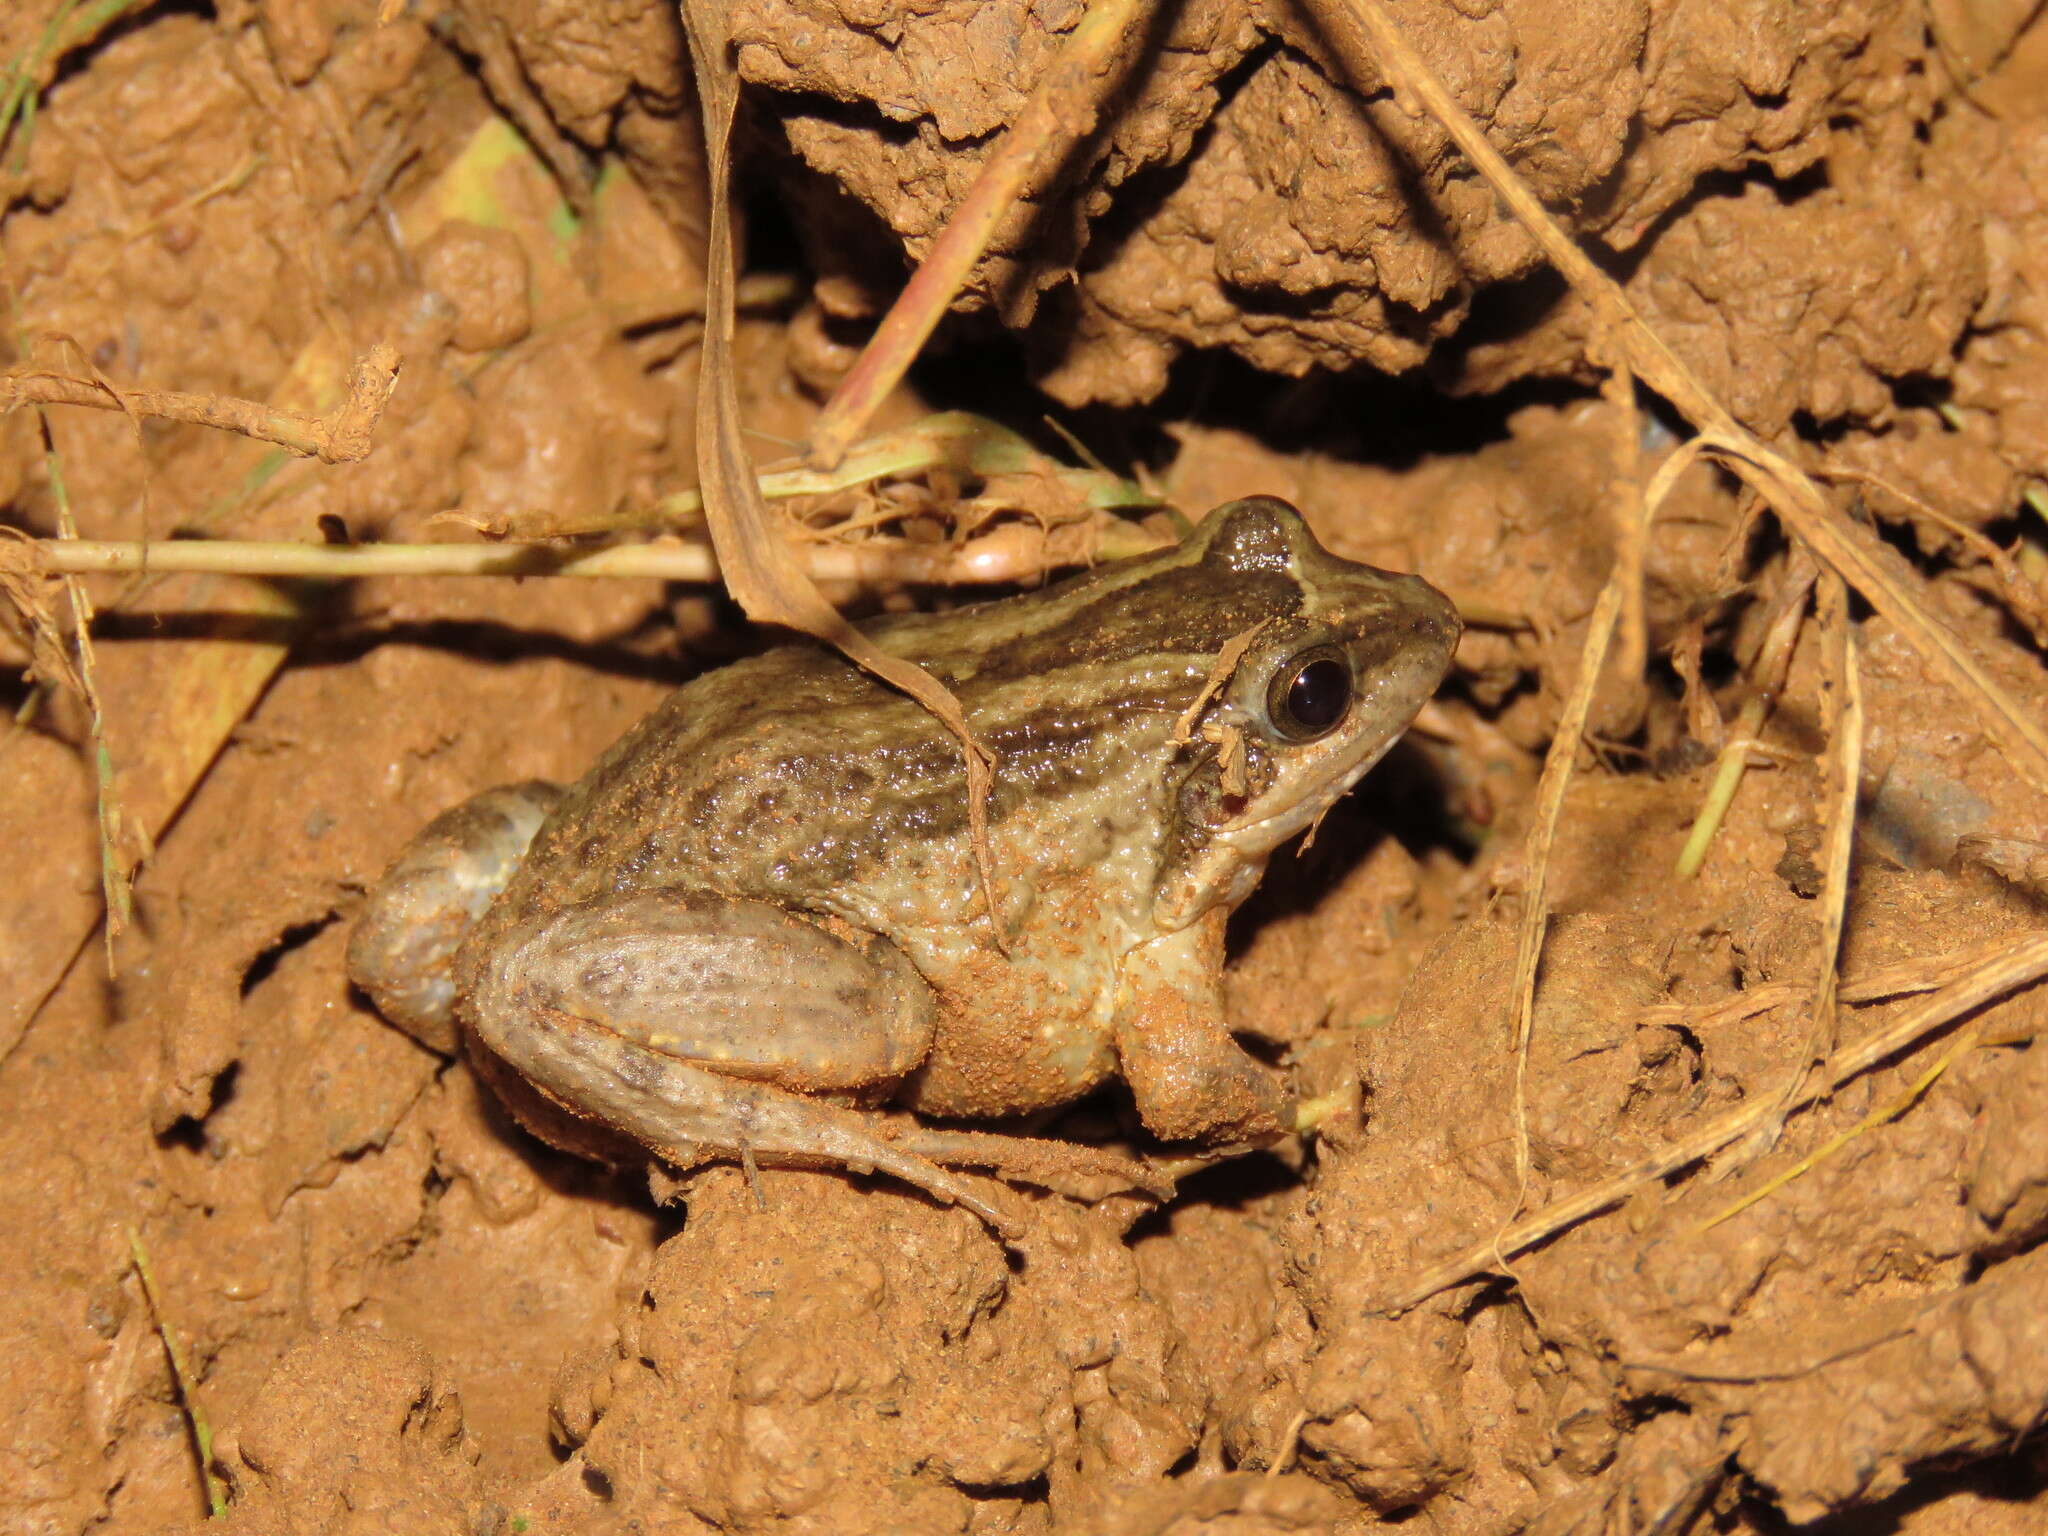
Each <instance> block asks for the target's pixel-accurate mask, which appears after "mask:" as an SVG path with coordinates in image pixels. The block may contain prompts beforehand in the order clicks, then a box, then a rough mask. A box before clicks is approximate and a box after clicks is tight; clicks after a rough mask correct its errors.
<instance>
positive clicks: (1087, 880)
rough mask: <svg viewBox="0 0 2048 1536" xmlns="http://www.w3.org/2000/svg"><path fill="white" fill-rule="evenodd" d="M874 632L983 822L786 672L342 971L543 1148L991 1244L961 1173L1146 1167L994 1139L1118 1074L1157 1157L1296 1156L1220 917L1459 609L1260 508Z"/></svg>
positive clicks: (740, 667) (777, 651) (1430, 690)
mask: <svg viewBox="0 0 2048 1536" xmlns="http://www.w3.org/2000/svg"><path fill="white" fill-rule="evenodd" d="M862 627H863V629H864V630H865V632H866V633H867V634H868V635H869V636H870V637H872V638H873V640H874V641H875V642H876V643H877V644H878V645H879V646H880V647H881V648H882V649H883V650H885V651H887V652H889V653H891V654H893V655H896V656H900V657H903V658H905V659H907V660H910V661H913V662H916V663H917V664H918V665H920V666H922V667H924V668H925V669H926V670H927V671H929V672H930V673H931V674H932V675H934V676H935V677H937V678H938V679H939V680H940V681H941V682H943V683H944V684H945V685H946V686H947V687H948V688H949V689H951V690H952V692H953V694H954V696H955V697H956V698H957V699H958V700H959V702H960V705H961V708H962V711H963V714H964V717H965V721H966V724H967V726H968V729H969V731H970V733H971V735H972V737H973V739H974V741H975V742H976V743H978V745H979V747H980V749H981V750H984V751H985V752H986V753H987V754H988V763H989V766H990V768H991V770H992V782H991V787H990V788H989V789H988V791H987V798H986V800H985V802H984V803H983V807H982V809H983V812H984V817H985V820H983V821H982V823H981V826H980V828H979V831H978V829H977V818H976V817H975V816H974V815H973V814H972V811H973V808H972V807H971V806H970V803H969V796H970V790H969V783H968V774H967V762H966V757H965V754H964V752H963V748H962V743H961V741H960V739H959V737H957V736H956V735H955V734H954V733H953V732H952V730H951V729H950V728H949V727H948V725H947V724H945V723H944V722H942V721H941V720H940V719H939V718H938V717H937V716H936V715H934V714H932V713H931V712H930V711H928V710H927V709H926V708H925V707H924V706H923V705H921V704H919V703H918V702H916V701H915V700H913V699H911V698H909V697H908V696H906V695H904V694H902V693H900V692H898V691H897V690H895V689H894V688H892V687H890V686H889V685H888V684H886V683H884V682H882V681H880V680H879V679H877V678H876V677H874V676H872V675H870V674H869V673H867V672H865V671H863V670H861V669H860V668H859V667H857V666H856V665H854V664H853V663H852V662H851V661H849V660H848V659H847V658H846V657H845V656H844V655H842V654H841V653H840V652H838V651H836V650H834V649H832V648H829V647H827V646H825V645H823V644H819V643H814V642H811V641H808V640H804V641H798V642H797V643H791V644H783V645H777V646H774V647H772V648H770V649H766V650H764V651H761V652H758V653H756V654H753V655H750V656H747V657H744V658H742V659H740V660H737V661H733V662H731V663H729V664H727V665H725V666H723V667H719V668H717V669H714V670H711V671H708V672H706V673H704V674H702V675H701V676H699V677H697V678H695V679H693V680H691V681H689V682H687V683H685V684H683V685H682V686H681V687H680V688H678V689H677V690H676V691H675V692H674V693H673V694H671V695H670V696H669V697H668V698H667V700H666V701H665V702H664V703H662V704H660V705H658V706H657V707H656V708H655V709H654V710H653V711H652V712H651V713H650V714H648V715H647V716H646V717H644V718H643V719H642V720H641V721H640V722H639V723H638V724H637V725H635V726H634V727H632V728H631V729H630V730H629V731H627V733H626V734H625V735H624V736H623V737H622V738H621V739H620V740H619V741H618V742H617V743H616V744H614V745H613V746H612V747H611V748H610V749H609V750H608V751H606V752H605V753H604V754H603V756H602V757H600V758H599V759H598V761H597V763H596V764H595V766H594V767H592V769H591V770H590V771H589V773H588V774H587V775H586V776H585V777H584V778H583V779H582V781H581V782H579V783H577V784H575V785H573V786H569V787H566V788H565V787H562V786H559V785H555V784H549V783H542V782H539V781H534V782H528V783H524V784H516V785H511V786H503V787H500V788H497V789H493V790H487V791H485V792H484V793H483V794H482V795H479V796H478V797H476V798H475V799H473V800H471V801H469V802H466V803H464V804H463V805H460V806H458V807H456V808H455V809H454V810H452V811H449V812H446V813H444V814H443V815H442V816H440V817H438V818H436V819H435V820H434V821H433V822H430V823H429V824H428V825H427V827H426V828H425V829H424V830H423V831H422V832H421V833H420V834H419V835H418V837H416V838H415V839H414V841H413V842H412V843H411V844H409V845H408V846H407V847H406V848H405V849H404V850H403V851H402V852H401V853H400V854H399V856H398V858H397V859H396V860H395V861H394V863H393V864H392V866H391V867H390V869H389V870H388V871H387V873H386V874H385V876H384V877H383V879H382V880H381V881H380V882H378V883H377V884H376V885H375V886H374V888H372V889H371V890H370V892H369V894H368V896H367V898H366V900H365V902H364V906H363V909H362V911H361V913H360V915H359V916H358V919H357V921H356V925H355V927H354V930H353V932H352V934H351V936H350V941H349V945H348V951H347V962H346V963H347V970H348V973H349V976H350V978H351V979H352V980H353V981H354V982H355V984H356V985H357V986H359V987H360V988H361V989H362V990H363V991H364V992H365V993H366V994H368V996H369V998H370V999H371V1000H372V1001H373V1002H374V1004H375V1005H376V1006H377V1008H378V1009H379V1010H380V1011H381V1012H382V1013H383V1015H384V1016H385V1017H386V1018H387V1019H388V1020H390V1021H391V1022H392V1023H394V1024H396V1025H397V1026H398V1027H400V1028H402V1029H405V1030H407V1031H408V1032H410V1033H412V1034H414V1035H415V1036H416V1037H417V1038H419V1039H421V1040H422V1041H423V1042H425V1043H427V1044H430V1045H435V1046H437V1047H439V1048H441V1049H444V1050H452V1049H453V1042H454V1040H455V1039H456V1038H457V1037H458V1036H459V1037H460V1038H461V1039H462V1040H463V1041H465V1042H466V1043H467V1045H468V1048H469V1051H470V1055H471V1058H472V1060H473V1061H475V1062H476V1063H477V1064H478V1066H479V1067H480V1068H481V1069H482V1070H483V1071H484V1075H485V1076H487V1077H488V1079H489V1080H490V1081H491V1083H492V1085H493V1086H494V1087H495V1088H497V1089H498V1091H499V1094H500V1096H501V1097H503V1098H504V1099H505V1100H506V1102H507V1103H508V1105H509V1106H510V1107H511V1108H512V1110H513V1113H514V1115H515V1118H517V1119H519V1120H521V1121H522V1122H523V1123H525V1124H527V1126H528V1128H529V1129H533V1130H535V1131H537V1132H539V1133H540V1134H541V1135H542V1136H543V1137H544V1138H545V1139H548V1140H552V1141H555V1142H557V1144H559V1145H564V1146H569V1147H570V1148H571V1149H572V1150H576V1151H582V1152H585V1153H586V1154H587V1155H594V1156H603V1155H604V1153H603V1150H602V1148H603V1146H604V1145H607V1144H610V1143H614V1142H622V1143H623V1144H626V1145H629V1146H634V1147H637V1148H639V1149H644V1152H645V1153H646V1154H651V1156H652V1157H653V1158H654V1159H655V1160H657V1161H658V1162H659V1163H662V1164H666V1165H669V1166H671V1167H675V1168H685V1169H686V1168H689V1167H692V1166H694V1165H696V1164H698V1163H702V1162H705V1161H708V1160H726V1161H738V1162H741V1163H742V1164H744V1166H745V1168H746V1169H747V1171H748V1173H749V1176H750V1177H751V1176H752V1175H753V1170H754V1169H755V1168H756V1167H758V1166H760V1165H762V1164H770V1163H773V1164H778V1165H796V1166H810V1167H825V1168H837V1169H841V1170H850V1171H852V1172H855V1173H871V1172H874V1171H876V1170H880V1171H881V1172H883V1173H885V1174H888V1175H891V1176H893V1177H895V1178H898V1179H901V1180H903V1181H905V1182H906V1183H908V1184H910V1185H912V1186H915V1187H916V1188H918V1189H920V1190H922V1191H924V1192H925V1193H926V1194H927V1195H928V1196H930V1197H932V1198H934V1199H936V1200H939V1201H942V1202H945V1203H957V1204H959V1205H962V1206H964V1207H966V1208H967V1209H969V1210H971V1211H973V1212H974V1213H975V1214H976V1215H978V1216H979V1217H981V1218H982V1219H983V1220H984V1221H986V1222H988V1223H989V1224H990V1225H991V1226H992V1227H994V1228H995V1229H996V1230H997V1231H998V1232H1000V1233H1003V1234H1006V1235H1010V1234H1014V1233H1015V1232H1016V1231H1017V1230H1018V1229H1019V1224H1020V1221H1021V1218H1020V1216H1019V1213H1018V1210H1017V1208H1016V1206H1015V1204H1014V1203H1013V1202H1012V1200H1011V1199H1010V1198H1008V1196H1009V1191H1008V1190H1007V1189H1006V1188H1005V1187H1004V1186H1003V1185H1002V1184H1001V1183H1000V1182H997V1181H990V1180H987V1179H980V1178H972V1177H970V1176H968V1175H967V1174H965V1173H963V1172H962V1171H961V1170H963V1169H970V1168H972V1169H980V1170H984V1171H987V1172H993V1173H994V1174H995V1175H997V1180H998V1181H1000V1180H1001V1179H1004V1178H1009V1179H1012V1180H1014V1181H1021V1182H1027V1183H1028V1182H1031V1181H1032V1179H1033V1177H1034V1170H1037V1171H1038V1173H1039V1174H1041V1175H1042V1174H1043V1171H1044V1170H1046V1169H1048V1168H1055V1169H1056V1168H1059V1167H1060V1166H1062V1165H1063V1161H1064V1162H1066V1163H1072V1164H1074V1165H1075V1166H1077V1167H1078V1166H1080V1165H1082V1164H1086V1163H1088V1161H1089V1159H1091V1158H1094V1159H1095V1163H1094V1165H1093V1166H1094V1171H1095V1172H1097V1173H1101V1172H1103V1171H1104V1160H1105V1159H1107V1161H1108V1162H1109V1163H1113V1164H1115V1169H1113V1170H1111V1171H1115V1170H1122V1171H1123V1172H1125V1173H1130V1174H1131V1175H1132V1178H1131V1182H1132V1183H1133V1184H1134V1185H1146V1187H1153V1186H1154V1185H1156V1184H1158V1183H1159V1181H1160V1176H1159V1175H1157V1174H1154V1175H1153V1177H1152V1182H1151V1184H1147V1180H1146V1175H1145V1174H1144V1173H1143V1172H1142V1171H1139V1172H1136V1173H1133V1172H1132V1167H1131V1162H1130V1160H1128V1159H1120V1158H1117V1157H1112V1156H1111V1155H1110V1154H1106V1153H1100V1152H1098V1151H1097V1150H1096V1149H1091V1148H1087V1147H1084V1146H1082V1145H1080V1144H1078V1143H1068V1142H1061V1141H1058V1140H1057V1139H1054V1138H1047V1137H1038V1136H1027V1135H1023V1134H1010V1133H1005V1132H998V1131H991V1130H982V1129H976V1128H975V1127H976V1125H977V1124H978V1123H982V1122H1000V1121H1008V1122H1017V1121H1019V1120H1028V1119H1030V1118H1032V1117H1037V1118H1040V1119H1043V1117H1044V1116H1046V1115H1047V1114H1049V1113H1050V1112H1052V1111H1054V1110H1056V1109H1058V1108H1059V1107H1061V1106H1064V1105H1068V1104H1071V1103H1073V1102H1074V1101H1075V1100H1077V1099H1080V1098H1082V1097H1083V1096H1085V1095H1087V1094H1089V1093H1091V1092H1093V1091H1094V1090H1095V1089H1097V1088H1098V1087H1100V1086H1101V1085H1102V1084H1104V1083H1105V1082H1107V1081H1108V1080H1109V1079H1111V1078H1112V1077H1117V1078H1120V1079H1121V1080H1122V1081H1123V1083H1124V1084H1125V1085H1126V1086H1127V1088H1128V1090H1129V1092H1130V1095H1131V1098H1132V1100H1133V1101H1134V1103H1135V1108H1136V1113H1137V1118H1138V1120H1139V1121H1140V1122H1141V1123H1142V1125H1143V1126H1144V1128H1145V1130H1146V1131H1147V1132H1148V1133H1150V1135H1151V1136H1152V1137H1156V1138H1157V1139H1158V1141H1159V1142H1161V1143H1162V1144H1165V1145H1167V1146H1178V1145H1182V1144H1185V1145H1187V1146H1190V1147H1194V1148H1202V1147H1231V1148H1244V1147H1251V1146H1262V1145H1270V1144H1272V1143H1273V1142H1274V1141H1276V1140H1278V1139H1280V1138H1282V1137H1284V1136H1286V1135H1288V1134H1291V1133H1293V1132H1294V1131H1295V1130H1296V1129H1297V1127H1296V1123H1295V1106H1294V1103H1293V1101H1292V1099H1291V1098H1290V1096H1289V1093H1288V1090H1287V1087H1286V1084H1285V1081H1284V1079H1283V1077H1282V1075H1281V1074H1280V1072H1279V1071H1278V1070H1277V1069H1275V1068H1273V1067H1270V1066H1268V1065H1266V1064H1264V1063H1262V1062H1261V1061H1259V1060H1258V1059H1256V1058H1255V1057H1254V1056H1253V1055H1252V1054H1251V1053H1250V1052H1249V1051H1248V1050H1247V1049H1246V1048H1245V1047H1244V1046H1243V1045H1241V1044H1240V1043H1239V1042H1238V1040H1237V1038H1236V1037H1235V1036H1234V1035H1233V1034H1232V1032H1231V1028H1230V1022H1229V1019H1228V1017H1227V1015H1226V1010H1225V1006H1224V991H1223V984H1222V978H1223V962H1224V928H1225V922H1226V920H1227V918H1228V916H1229V914H1230V912H1231V911H1232V910H1233V909H1234V908H1235V907H1237V906H1238V905H1239V904H1240V903H1241V902H1243V901H1244V899H1245V898H1246V897H1247V896H1248V895H1249V894H1250V893H1251V891H1252V890H1253V888H1254V887H1255V886H1256V885H1257V884H1258V882H1259V879H1260V877H1261V875H1262V874H1263V872H1264V870H1265V867H1266V864H1267V861H1268V859H1269V858H1270V856H1271V855H1272V854H1273V853H1274V851H1275V850H1276V849H1277V848H1279V847H1280V845H1281V844H1283V843H1284V842H1286V841H1287V840H1288V839H1289V838H1291V837H1293V836H1294V835H1295V834H1297V833H1299V832H1301V831H1303V830H1304V829H1305V828H1308V827H1309V826H1310V825H1311V824H1312V823H1314V822H1315V821H1317V819H1318V818H1320V817H1321V816H1322V814H1323V813H1324V812H1325V811H1327V810H1328V809H1329V808H1330V807H1331V806H1332V805H1333V804H1334V803H1335V802H1336V800H1337V799H1338V797H1339V796H1341V795H1343V794H1344V793H1346V792H1347V791H1348V790H1349V789H1350V788H1351V787H1352V786H1353V785H1354V784H1355V783H1357V781H1358V780H1359V779H1360V777H1361V776H1362V775H1364V774H1365V773H1366V771H1367V770H1368V769H1369V768H1371V767H1372V766H1373V765H1374V764H1375V763H1376V762H1378V761H1379V759H1380V758H1381V756H1382V755H1383V754H1385V753H1386V752H1387V750H1388V749H1389V748H1390V747H1391V746H1392V745H1393V743H1394V742H1395V741H1396V740H1397V739H1399V738H1400V737H1401V736H1402V734H1403V733H1404V732H1405V731H1406V730H1407V728H1408V726H1409V724H1410V723H1411V722H1412V721H1413V719H1414V718H1415V716H1416V714H1417V713H1418V712H1419V711H1420V709H1421V708H1422V706H1423V705H1424V703H1425V702H1427V701H1428V699H1429V698H1430V697H1431V696H1432V695H1433V694H1434V693H1435V691H1436V689H1437V687H1438V685H1439V684H1440V683H1441V681H1442V680H1443V678H1444V676H1445V674H1446V673H1447V671H1448V669H1449V667H1450V665H1451V659H1452V654H1453V651H1454V650H1455V648H1456V646H1457V643H1458V638H1459V635H1460V633H1461V629H1462V625H1461V621H1460V618H1459V616H1458V613H1457V610H1456V609H1455V607H1454V606H1453V605H1452V604H1451V603H1450V601H1449V600H1448V599H1446V598H1445V597H1444V596H1443V594H1442V593H1440V592H1438V591H1437V590H1436V589H1435V588H1434V587H1432V586H1431V585H1429V584H1428V583H1427V582H1426V581H1424V580H1423V579H1422V578H1421V577H1419V576H1414V575H1402V574H1396V573H1392V572H1388V571H1383V570H1379V569H1376V568H1374V567H1372V566H1369V565H1364V564H1360V563H1357V562H1354V561H1351V560H1348V559H1344V558H1341V557H1339V556H1337V555H1334V554H1332V553H1330V552H1329V551H1328V550H1327V549H1325V548H1324V547H1323V545H1322V544H1321V542H1320V541H1318V539H1317V538H1316V536H1315V534H1314V533H1313V532H1312V531H1311V529H1310V527H1309V525H1308V522H1307V521H1306V519H1305V518H1304V517H1303V516H1302V514H1301V513H1300V511H1299V510H1297V509H1296V508H1295V507H1294V506H1292V505H1291V504H1289V503H1288V502H1286V501H1283V500H1281V499H1279V498H1277V497H1271V496H1253V497H1248V498H1243V499H1240V500H1236V501H1233V502H1230V503H1228V504H1225V505H1223V506H1221V507H1219V508H1217V509H1215V510H1214V511H1212V512H1211V513H1210V514H1209V515H1207V516H1206V517H1204V518H1202V519H1201V520H1200V521H1199V522H1197V523H1195V524H1194V525H1193V526H1192V528H1191V529H1190V530H1189V531H1188V533H1187V534H1186V536H1185V537H1184V538H1182V539H1181V541H1180V542H1178V543H1177V544H1174V545H1172V546H1170V547H1166V548H1163V549H1159V550H1155V551H1152V552H1149V553H1144V554H1139V555H1135V556H1131V557H1128V558H1124V559H1119V560H1113V561H1104V562H1102V563H1100V564H1097V565H1095V566H1094V567H1092V568H1090V569H1087V570H1084V571H1082V572H1080V573H1078V574H1075V575H1072V576H1069V577H1067V578H1066V579H1064V580H1060V581H1057V582H1054V583H1051V584H1049V585H1046V586H1044V587H1042V588H1039V589H1037V590H1031V591H1026V592H1022V593H1018V594H1015V595H1011V596H1006V597H1000V598H996V599H992V600H988V601H982V602H972V603H967V604H963V605H961V606H958V607H954V608H952V609H950V610H946V611H937V612H921V613H908V614H896V615H889V616H885V617H882V618H880V619H877V620H872V621H869V622H867V623H865V624H864V625H863V626H862ZM565 1126H566V1127H568V1128H569V1129H568V1130H566V1131H565V1129H564V1127H565ZM578 1127H580V1128H581V1129H580V1130H579V1129H577V1128H578ZM593 1148H596V1149H597V1150H593ZM1041 1181H1042V1182H1046V1183H1052V1182H1054V1181H1052V1180H1050V1179H1042V1180H1041ZM1166 1187H1167V1188H1168V1189H1169V1190H1170V1187H1171V1184H1170V1180H1167V1181H1166ZM1155 1192H1156V1191H1155Z"/></svg>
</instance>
